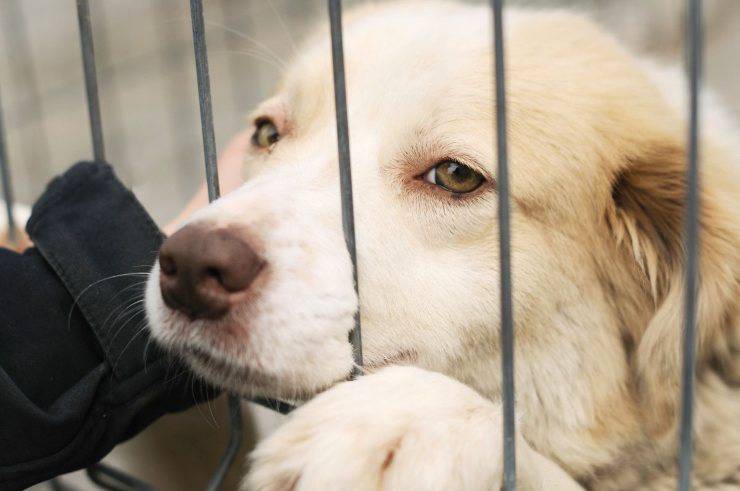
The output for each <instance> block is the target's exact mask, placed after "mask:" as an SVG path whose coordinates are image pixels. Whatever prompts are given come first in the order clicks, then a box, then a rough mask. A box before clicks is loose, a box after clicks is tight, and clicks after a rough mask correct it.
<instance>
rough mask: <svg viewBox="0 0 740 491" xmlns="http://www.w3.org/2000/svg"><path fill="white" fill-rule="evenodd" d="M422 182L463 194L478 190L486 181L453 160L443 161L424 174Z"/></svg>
mask: <svg viewBox="0 0 740 491" xmlns="http://www.w3.org/2000/svg"><path fill="white" fill-rule="evenodd" d="M424 180H425V181H427V182H430V183H432V184H436V185H437V186H439V187H441V188H443V189H446V190H447V191H451V192H453V193H459V194H465V193H470V192H472V191H475V190H476V189H478V188H479V187H480V186H481V184H483V182H484V181H485V180H486V179H485V177H483V176H482V175H481V174H480V173H479V172H476V171H474V170H473V169H471V168H470V167H468V166H467V165H465V164H461V163H460V162H456V161H454V160H444V161H442V162H440V163H438V164H437V165H435V166H434V167H432V168H431V169H429V170H428V171H427V172H426V173H425V174H424Z"/></svg>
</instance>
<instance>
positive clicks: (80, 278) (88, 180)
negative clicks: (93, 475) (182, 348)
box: [0, 137, 244, 490]
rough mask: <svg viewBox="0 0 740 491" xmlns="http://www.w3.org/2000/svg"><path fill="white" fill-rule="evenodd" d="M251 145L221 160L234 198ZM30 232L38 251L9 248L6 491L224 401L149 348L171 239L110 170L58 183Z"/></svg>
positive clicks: (1, 473)
mask: <svg viewBox="0 0 740 491" xmlns="http://www.w3.org/2000/svg"><path fill="white" fill-rule="evenodd" d="M242 140H243V138H242V137H240V138H237V139H235V140H234V142H232V145H230V147H229V149H227V151H226V152H225V154H224V155H223V156H222V161H221V162H220V163H219V168H220V170H221V171H222V181H221V182H222V185H223V188H224V192H228V191H229V190H230V189H233V188H234V187H236V186H237V185H238V183H239V182H240V181H241V177H240V174H239V172H240V170H239V169H240V167H241V155H242V152H243V148H242V145H243V144H244V142H243V141H242ZM206 202H207V199H206V196H205V193H204V192H203V191H201V192H200V193H199V194H198V195H197V196H196V198H194V200H193V201H192V202H191V203H190V205H189V206H188V208H187V209H186V211H185V212H184V213H183V215H181V216H180V217H179V219H178V220H181V219H184V218H186V216H187V214H189V213H190V212H191V211H192V210H194V209H196V208H198V207H200V206H203V205H204V204H205V203H206ZM166 228H168V229H170V230H173V229H174V228H175V227H174V226H171V227H166ZM27 232H28V235H29V237H30V239H31V240H32V242H33V244H34V247H32V248H29V249H26V250H25V251H24V252H23V253H18V252H15V251H12V250H10V249H3V248H0V490H15V489H23V488H25V487H27V486H30V485H32V484H34V483H37V482H41V481H44V480H46V479H49V478H51V477H54V476H57V475H60V474H63V473H66V472H70V471H72V470H75V469H79V468H83V467H86V466H88V465H90V464H92V463H95V462H97V461H99V460H100V459H101V458H102V457H103V456H105V455H106V454H107V453H108V452H109V451H110V450H111V449H112V448H113V447H114V446H115V445H116V444H118V443H120V442H122V441H124V440H126V439H128V438H130V437H132V436H133V435H135V434H136V433H138V432H139V431H141V430H142V429H143V428H145V427H146V426H147V425H149V424H150V423H152V422H153V421H154V420H155V419H157V418H158V417H160V416H161V415H163V414H165V413H167V412H170V411H177V410H181V409H184V408H186V407H189V406H190V405H192V404H194V403H197V402H200V401H199V400H198V398H203V397H211V396H213V391H212V390H210V391H209V390H203V387H205V386H204V385H202V386H196V387H195V388H193V387H192V384H193V383H194V382H193V378H192V376H190V374H189V373H188V372H187V371H186V369H185V368H184V367H183V366H180V365H178V364H177V363H176V362H175V361H173V360H171V359H169V358H168V357H167V356H166V355H165V354H164V353H163V352H162V351H160V349H159V348H158V347H157V346H156V345H154V344H153V343H151V342H149V335H148V331H147V330H146V322H145V314H144V312H143V310H144V308H143V307H144V305H143V291H144V285H145V280H146V273H147V272H148V271H149V269H150V267H151V265H152V264H153V263H154V260H155V258H156V254H157V251H158V249H159V245H160V243H161V242H162V239H163V235H162V233H161V232H160V231H159V229H158V228H157V227H156V225H155V224H154V223H153V222H152V220H151V218H150V217H149V215H148V214H147V213H146V211H145V210H144V209H143V208H142V206H141V205H140V204H139V202H138V201H137V200H136V198H135V197H134V195H133V194H132V193H131V192H130V191H128V190H127V189H126V188H125V187H124V186H123V185H122V184H121V183H120V182H119V181H118V180H117V179H116V177H115V175H114V173H113V171H112V169H111V168H110V166H108V165H107V164H102V163H82V164H78V165H76V166H74V167H73V168H71V169H70V170H69V171H67V172H66V173H65V174H64V175H62V176H61V177H58V178H56V179H55V180H54V181H52V182H51V183H50V184H49V186H48V188H47V190H46V191H45V193H44V194H43V195H42V197H41V198H40V199H39V201H38V202H37V203H36V205H35V206H34V208H33V214H32V216H31V218H30V220H29V222H28V225H27ZM195 383H196V384H199V382H195Z"/></svg>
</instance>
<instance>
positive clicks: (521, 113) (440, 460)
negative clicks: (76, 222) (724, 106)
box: [147, 0, 740, 490]
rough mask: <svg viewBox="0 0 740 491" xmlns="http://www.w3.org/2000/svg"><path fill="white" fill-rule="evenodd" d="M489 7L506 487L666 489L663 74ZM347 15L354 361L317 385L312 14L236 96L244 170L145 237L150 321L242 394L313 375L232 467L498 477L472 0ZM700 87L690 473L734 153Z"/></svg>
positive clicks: (336, 258) (330, 211)
mask: <svg viewBox="0 0 740 491" xmlns="http://www.w3.org/2000/svg"><path fill="white" fill-rule="evenodd" d="M505 26H506V46H507V60H506V62H507V84H508V94H507V97H508V116H509V130H510V131H509V149H510V162H511V184H512V192H513V197H512V230H513V237H512V261H513V271H514V290H513V293H514V302H515V322H516V326H515V328H516V352H515V357H516V389H517V411H518V413H519V424H518V429H519V435H518V439H517V449H518V455H517V457H518V461H517V463H518V470H519V480H520V485H521V486H522V487H529V488H533V489H572V488H579V487H581V486H582V487H585V488H593V489H641V488H648V489H673V488H674V487H675V481H676V477H675V476H676V466H675V461H676V435H677V417H678V408H677V403H678V400H679V394H680V390H679V389H680V383H679V377H680V372H681V367H680V349H681V331H682V324H681V323H682V299H683V291H684V288H683V280H682V278H683V276H682V275H683V257H684V253H683V246H682V230H683V228H682V227H683V225H682V219H683V206H682V203H683V200H684V193H685V180H684V169H685V160H686V157H685V156H686V148H685V135H686V121H685V116H684V109H683V107H682V104H681V103H680V101H681V100H682V99H683V98H684V82H683V79H682V77H680V76H679V75H678V73H679V72H678V71H671V70H667V69H661V68H658V67H655V66H651V65H648V64H646V63H644V62H640V61H638V60H636V59H635V58H634V57H632V56H631V55H630V54H628V53H627V52H626V51H625V50H623V49H622V48H621V47H620V46H619V45H618V44H617V43H616V42H615V41H614V40H613V39H611V38H610V37H609V36H607V35H605V34H603V33H602V32H601V31H600V30H599V29H598V28H596V27H595V26H594V25H592V23H591V22H589V21H588V20H586V19H584V18H582V17H580V16H577V15H574V14H570V13H566V12H542V11H513V10H512V11H510V12H509V13H508V17H507V18H506V19H505ZM344 39H345V59H346V64H347V82H348V100H349V103H348V104H349V106H348V110H349V122H350V141H351V150H352V171H353V176H352V177H353V180H354V199H355V219H356V228H357V244H358V245H357V247H358V257H359V285H360V305H359V307H360V312H361V316H362V327H363V330H362V336H363V347H364V357H365V370H366V372H367V373H368V374H367V375H365V376H364V377H362V378H360V379H359V380H358V381H354V382H346V383H340V382H342V381H344V380H346V379H347V378H348V376H349V375H350V372H351V371H352V369H353V362H352V355H351V346H350V344H349V342H348V333H349V331H350V330H351V329H352V326H353V315H354V313H355V311H356V309H357V307H358V304H357V298H356V297H355V295H354V292H353V287H352V273H351V265H350V260H349V256H348V254H347V252H346V250H345V246H344V241H343V239H342V228H341V219H340V199H339V184H338V167H337V157H336V128H335V121H334V99H333V92H332V75H331V74H332V70H331V60H330V53H331V52H330V47H329V40H328V32H327V31H326V30H323V31H321V32H319V33H317V34H316V35H315V36H314V37H313V38H312V39H311V40H310V41H309V42H308V44H307V45H306V46H305V48H304V49H303V50H302V51H301V52H300V54H299V56H298V57H297V58H296V59H295V60H294V61H293V63H292V64H291V65H290V69H289V70H288V72H287V73H286V74H285V78H284V80H283V83H282V84H281V85H280V87H279V90H278V91H277V95H276V96H275V97H274V98H272V99H270V100H268V101H267V102H265V103H264V104H262V105H261V106H260V107H259V109H258V110H257V111H256V112H255V113H254V122H255V123H254V124H255V128H254V137H253V141H252V148H251V150H250V151H249V154H248V156H247V173H248V179H247V182H246V184H245V185H244V186H243V187H242V188H240V189H239V190H237V191H235V192H233V193H232V194H230V195H228V196H226V197H224V198H222V199H220V200H218V201H217V202H215V203H214V204H212V205H211V206H210V207H208V208H207V209H205V210H203V211H202V212H200V213H199V214H197V215H196V216H195V217H194V218H193V219H192V220H191V221H190V223H189V224H188V225H187V226H186V227H184V228H183V229H182V230H181V231H180V232H178V233H176V234H175V235H173V236H172V237H171V238H170V239H169V240H168V244H165V246H164V248H163V250H162V255H161V258H160V263H159V264H158V265H156V266H155V267H154V269H153V271H152V274H151V276H150V280H149V284H148V289H147V312H148V316H149V319H150V323H151V329H152V333H153V335H154V337H155V338H156V339H157V340H158V341H159V342H160V343H162V344H163V345H165V346H167V347H168V348H170V349H171V350H173V351H175V352H177V353H179V354H180V355H181V356H183V357H184V358H185V359H186V360H187V361H188V362H189V363H190V364H191V365H192V366H193V368H194V369H195V370H196V371H198V372H199V373H201V374H202V375H203V376H205V377H207V378H208V379H209V380H211V381H213V382H215V383H218V384H220V385H222V386H224V387H227V388H229V389H232V390H237V391H240V392H242V393H244V394H245V395H261V396H269V397H278V398H286V399H292V400H306V399H311V398H312V397H313V396H314V395H316V394H318V393H319V392H321V391H324V390H325V389H327V388H329V389H328V390H326V391H325V392H323V393H322V394H320V395H318V396H317V397H315V398H314V399H313V400H311V402H309V403H308V404H306V405H305V406H303V407H301V408H300V409H298V410H297V411H296V412H295V413H294V415H293V416H292V419H291V420H290V421H289V422H288V423H287V424H286V425H285V426H283V427H282V428H281V429H279V430H278V431H277V433H276V434H275V435H274V436H273V437H271V438H269V439H268V440H267V441H265V442H263V443H262V444H261V445H260V446H259V447H258V449H257V450H256V451H255V453H254V454H253V457H252V461H251V465H252V470H251V472H250V474H249V476H248V477H247V479H246V481H245V486H246V487H247V488H253V489H294V488H295V489H403V490H406V489H440V490H446V489H494V488H498V486H499V485H500V482H501V470H502V458H501V457H502V456H501V441H502V438H501V404H500V381H501V380H500V371H499V367H500V356H499V354H500V353H499V346H498V326H499V300H498V297H499V292H498V269H497V265H498V257H497V254H498V237H497V225H496V219H495V217H496V204H497V186H496V174H495V167H496V166H495V155H494V148H495V147H494V135H493V129H494V124H493V116H494V108H493V97H492V86H493V80H492V75H491V67H492V59H491V47H492V43H491V35H490V13H489V10H488V9H487V8H486V7H473V6H465V5H460V4H456V3H444V2H436V1H429V0H425V1H416V2H403V3H388V4H381V5H371V6H368V7H365V8H363V9H361V10H357V11H355V12H353V13H351V14H349V15H348V16H346V18H345V30H344ZM704 107H706V110H705V111H704V113H703V116H704V119H703V120H704V122H705V125H704V128H705V131H704V134H703V138H702V147H701V148H702V169H703V173H702V180H703V181H702V206H703V207H702V212H701V223H702V243H701V247H702V259H701V290H700V293H699V330H698V342H699V349H698V365H697V378H698V382H697V392H696V418H695V423H696V426H695V429H696V431H695V432H696V441H695V452H696V453H695V460H694V483H695V486H696V488H698V489H736V488H737V487H738V486H740V426H738V423H739V422H740V389H739V388H738V386H739V384H740V356H738V352H739V351H740V323H739V313H738V305H739V304H738V290H739V284H738V278H739V277H740V276H739V274H740V248H739V247H738V244H739V239H740V218H738V212H740V202H739V200H740V175H739V174H738V171H739V169H738V166H737V165H736V164H737V162H735V161H734V160H737V158H738V155H740V153H738V151H737V150H736V149H735V148H732V144H736V143H737V140H736V139H734V138H736V137H735V136H734V134H733V133H732V131H731V129H730V128H729V127H728V126H727V125H726V124H725V123H724V122H723V119H722V118H721V117H720V116H719V115H718V114H717V111H716V109H715V105H714V104H713V103H712V101H710V100H706V105H705V106H704ZM733 159H734V160H733ZM388 365H414V366H415V367H411V366H395V367H391V368H383V367H386V366H388ZM433 372H438V373H433ZM442 374H444V375H442Z"/></svg>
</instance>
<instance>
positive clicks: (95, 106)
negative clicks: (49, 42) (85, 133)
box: [77, 0, 105, 161]
mask: <svg viewBox="0 0 740 491" xmlns="http://www.w3.org/2000/svg"><path fill="white" fill-rule="evenodd" d="M77 20H78V22H79V25H80V45H81V47H82V65H83V69H84V72H85V91H86V93H87V110H88V113H89V115H90V131H91V133H92V144H93V155H94V157H95V160H99V161H103V160H105V145H104V144H103V124H102V120H101V117H100V98H99V97H98V79H97V73H96V71H95V50H94V48H93V37H92V25H91V23H90V5H88V3H87V0H77Z"/></svg>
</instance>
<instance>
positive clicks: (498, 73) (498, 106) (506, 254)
mask: <svg viewBox="0 0 740 491" xmlns="http://www.w3.org/2000/svg"><path fill="white" fill-rule="evenodd" d="M491 14H492V15H493V51H494V66H493V70H494V78H495V82H494V84H495V91H496V103H495V108H494V110H495V113H496V158H497V162H498V166H497V184H498V231H499V267H500V290H501V293H500V295H501V333H500V336H501V386H502V387H501V389H502V399H503V409H504V415H503V416H504V420H503V425H504V428H503V430H504V431H503V434H504V440H503V448H504V482H503V487H504V489H505V490H507V491H513V490H514V489H516V448H515V436H516V428H515V418H514V313H513V309H512V305H511V228H510V221H509V162H508V153H507V145H506V143H507V142H506V90H505V89H506V84H505V73H506V70H505V64H504V25H503V0H491Z"/></svg>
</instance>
